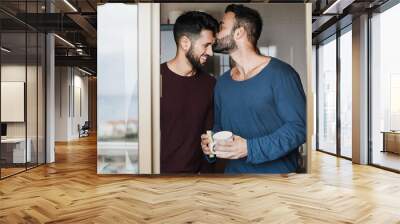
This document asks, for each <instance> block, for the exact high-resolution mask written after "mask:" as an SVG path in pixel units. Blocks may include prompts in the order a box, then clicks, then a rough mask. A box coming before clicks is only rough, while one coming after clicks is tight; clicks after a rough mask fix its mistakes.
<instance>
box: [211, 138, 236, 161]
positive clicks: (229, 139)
mask: <svg viewBox="0 0 400 224" xmlns="http://www.w3.org/2000/svg"><path fill="white" fill-rule="evenodd" d="M207 134H208V135H209V137H211V134H210V132H207ZM232 140H233V133H232V132H230V131H220V132H217V133H215V134H214V135H212V137H211V141H210V143H209V144H208V147H209V148H210V150H211V154H210V157H211V158H212V157H214V154H215V145H216V144H217V143H220V142H228V141H232Z"/></svg>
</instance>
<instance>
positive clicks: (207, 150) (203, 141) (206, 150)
mask: <svg viewBox="0 0 400 224" xmlns="http://www.w3.org/2000/svg"><path fill="white" fill-rule="evenodd" d="M209 143H210V139H209V138H208V135H207V134H202V135H201V149H202V150H203V153H204V154H206V155H210V154H212V153H211V150H210V148H209V147H208V144H209Z"/></svg>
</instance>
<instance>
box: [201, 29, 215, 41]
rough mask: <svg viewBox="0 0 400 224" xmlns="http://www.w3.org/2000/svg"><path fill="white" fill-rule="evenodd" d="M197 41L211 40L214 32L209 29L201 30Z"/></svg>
mask: <svg viewBox="0 0 400 224" xmlns="http://www.w3.org/2000/svg"><path fill="white" fill-rule="evenodd" d="M197 41H200V42H213V41H214V33H213V32H212V31H211V30H202V31H201V32H200V35H199V38H198V39H197Z"/></svg>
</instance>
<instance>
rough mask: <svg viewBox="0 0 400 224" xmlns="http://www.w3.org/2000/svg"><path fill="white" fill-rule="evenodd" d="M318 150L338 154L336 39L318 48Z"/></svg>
mask: <svg viewBox="0 0 400 224" xmlns="http://www.w3.org/2000/svg"><path fill="white" fill-rule="evenodd" d="M317 79H318V84H317V85H318V93H317V94H318V96H317V98H318V109H317V113H318V124H317V125H318V133H317V136H318V137H317V138H318V139H317V141H318V144H317V149H319V150H322V151H326V152H330V153H336V132H337V131H336V39H335V36H334V37H332V38H330V39H329V40H327V42H325V43H323V44H321V45H319V48H318V77H317Z"/></svg>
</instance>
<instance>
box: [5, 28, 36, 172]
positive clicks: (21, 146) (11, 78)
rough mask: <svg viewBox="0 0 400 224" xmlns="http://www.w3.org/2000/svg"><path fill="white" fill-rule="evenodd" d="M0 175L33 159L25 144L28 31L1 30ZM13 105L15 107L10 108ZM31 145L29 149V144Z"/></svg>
mask: <svg viewBox="0 0 400 224" xmlns="http://www.w3.org/2000/svg"><path fill="white" fill-rule="evenodd" d="M1 47H2V49H6V50H1V87H0V89H1V124H2V129H3V130H2V140H1V146H0V150H1V167H2V169H1V177H2V178H3V177H6V176H9V175H12V174H15V173H18V172H21V171H24V170H25V163H26V161H27V159H28V162H30V159H31V156H30V155H31V150H30V149H31V148H30V147H29V146H30V143H31V142H30V141H28V144H26V119H25V109H26V108H25V91H26V69H27V67H26V33H25V32H24V31H21V32H16V33H2V34H1ZM11 108H12V109H11ZM27 145H28V151H27V149H26V146H27Z"/></svg>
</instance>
